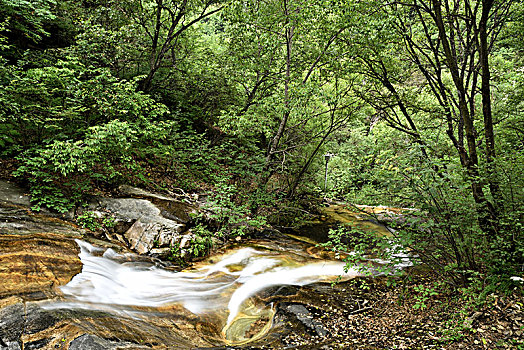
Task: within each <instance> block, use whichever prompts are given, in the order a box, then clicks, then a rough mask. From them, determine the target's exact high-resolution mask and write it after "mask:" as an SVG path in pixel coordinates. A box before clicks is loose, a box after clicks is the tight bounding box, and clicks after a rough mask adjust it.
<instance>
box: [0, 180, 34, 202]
mask: <svg viewBox="0 0 524 350" xmlns="http://www.w3.org/2000/svg"><path fill="white" fill-rule="evenodd" d="M0 202H6V203H11V204H14V205H21V206H24V207H29V206H31V202H30V201H29V196H27V195H26V194H25V193H24V190H23V189H22V188H20V187H19V186H18V185H16V184H14V183H12V182H8V181H3V180H0Z"/></svg>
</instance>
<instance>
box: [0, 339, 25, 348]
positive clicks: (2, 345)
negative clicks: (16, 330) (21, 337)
mask: <svg viewBox="0 0 524 350" xmlns="http://www.w3.org/2000/svg"><path fill="white" fill-rule="evenodd" d="M0 350H21V348H20V344H18V343H17V342H7V343H5V342H3V341H0Z"/></svg>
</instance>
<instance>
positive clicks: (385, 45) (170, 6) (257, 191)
mask: <svg viewBox="0 0 524 350" xmlns="http://www.w3.org/2000/svg"><path fill="white" fill-rule="evenodd" d="M0 14H1V16H0V121H1V123H0V152H1V157H2V164H3V170H2V173H3V176H4V177H14V178H15V179H17V181H19V182H22V183H25V184H26V185H27V186H28V187H29V189H30V193H31V196H32V199H33V203H34V208H35V209H36V210H38V209H40V208H44V207H47V208H49V209H52V210H55V211H58V212H66V211H68V210H71V209H72V208H75V207H76V206H79V205H81V204H82V202H83V200H84V199H85V196H86V195H88V194H93V193H100V192H102V193H111V191H113V190H114V189H115V188H117V186H118V185H120V184H123V183H131V184H135V185H140V186H142V187H148V188H151V189H156V190H163V191H175V192H176V191H180V190H183V191H185V192H198V191H200V192H209V193H211V197H212V200H213V201H214V203H216V204H217V205H218V206H220V207H221V208H226V209H227V210H225V211H224V212H223V214H222V216H221V217H220V218H219V219H220V222H221V223H222V224H223V227H224V228H225V227H228V225H229V226H230V225H232V224H237V223H240V222H249V223H251V224H254V225H256V224H263V223H264V222H265V220H266V219H267V218H268V217H271V215H273V216H274V215H275V213H282V212H283V211H285V210H289V209H290V208H292V207H294V206H295V204H296V203H297V202H299V201H303V200H304V199H307V198H319V197H322V196H324V197H326V196H327V197H330V198H338V199H342V200H345V201H347V202H351V203H358V204H367V205H388V206H396V207H409V208H415V209H416V210H414V211H411V214H410V215H409V216H406V217H405V218H404V219H403V222H399V223H398V225H397V227H396V228H397V230H396V231H395V233H394V237H393V238H394V240H395V241H394V243H392V242H391V240H389V241H388V242H387V244H389V245H390V246H393V247H395V246H402V247H408V248H409V249H411V250H412V251H413V252H416V254H417V256H418V258H419V259H420V260H421V261H423V262H424V263H426V264H427V265H428V266H430V267H431V268H432V269H433V270H434V271H436V272H437V273H439V274H441V275H442V276H444V277H445V279H446V280H447V281H449V283H451V284H453V285H457V286H458V285H468V284H472V283H474V284H476V285H477V286H478V288H479V290H480V291H483V292H484V293H489V292H490V291H492V290H494V289H495V290H512V288H514V287H515V286H519V283H520V282H519V281H518V280H515V279H513V280H512V279H511V278H510V277H515V276H516V277H518V276H521V275H522V273H523V269H524V259H523V255H524V245H523V239H522V231H523V230H522V221H523V218H524V193H523V190H522V189H523V187H524V176H523V170H524V161H523V160H524V118H523V116H524V56H523V54H524V3H523V2H522V1H517V0H469V1H463V0H406V1H401V2H397V1H392V2H383V1H375V0H353V1H349V0H348V1H342V0H313V1H302V0H244V1H241V0H229V1H220V0H178V1H175V0H63V1H54V0H30V1H28V0H27V1H26V0H0ZM325 154H332V156H331V157H330V158H326V157H325V156H324V155H325ZM326 169H327V170H326ZM325 171H327V172H326V174H327V179H328V181H327V183H326V188H324V185H325V184H324V176H325ZM299 212H300V211H296V212H294V213H295V214H297V213H299ZM277 216H278V215H277ZM334 234H336V232H335V233H334ZM338 234H339V235H340V234H344V233H341V232H338ZM335 241H336V240H335ZM382 243H384V242H382ZM376 245H380V242H376ZM339 248H340V247H339ZM381 251H384V250H381ZM386 251H387V250H386ZM391 251H392V250H389V252H391ZM355 259H356V258H355Z"/></svg>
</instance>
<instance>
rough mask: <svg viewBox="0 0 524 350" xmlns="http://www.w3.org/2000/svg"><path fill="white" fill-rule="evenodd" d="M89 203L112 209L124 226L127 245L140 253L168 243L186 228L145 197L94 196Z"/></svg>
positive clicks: (117, 222)
mask: <svg viewBox="0 0 524 350" xmlns="http://www.w3.org/2000/svg"><path fill="white" fill-rule="evenodd" d="M89 207H90V209H92V210H98V211H100V210H103V211H106V212H107V211H109V212H111V213H112V215H113V216H114V217H115V218H116V219H115V221H116V225H117V227H118V228H120V229H122V228H126V227H127V230H126V231H125V232H123V236H124V238H125V240H126V241H127V242H129V248H131V249H133V250H134V251H136V252H137V253H139V254H147V253H149V252H150V251H151V249H153V248H162V247H169V246H171V245H172V244H174V242H176V241H178V239H179V235H180V233H181V232H183V231H184V230H185V225H184V224H183V223H180V222H178V221H175V220H172V219H169V218H166V217H164V216H163V215H162V214H161V210H160V209H159V208H158V207H157V206H155V205H154V204H153V203H151V202H150V201H149V200H146V199H136V198H97V199H96V200H94V201H92V202H91V203H90V205H89ZM117 233H120V232H118V231H117Z"/></svg>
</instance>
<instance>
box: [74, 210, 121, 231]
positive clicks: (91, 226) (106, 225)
mask: <svg viewBox="0 0 524 350" xmlns="http://www.w3.org/2000/svg"><path fill="white" fill-rule="evenodd" d="M76 222H77V223H78V224H79V225H80V227H82V228H86V229H88V230H91V231H100V230H109V229H112V228H113V227H115V218H114V217H113V216H111V215H105V216H101V217H99V216H97V215H96V214H95V213H94V212H92V211H85V212H83V213H82V214H81V215H79V216H78V217H77V218H76Z"/></svg>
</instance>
